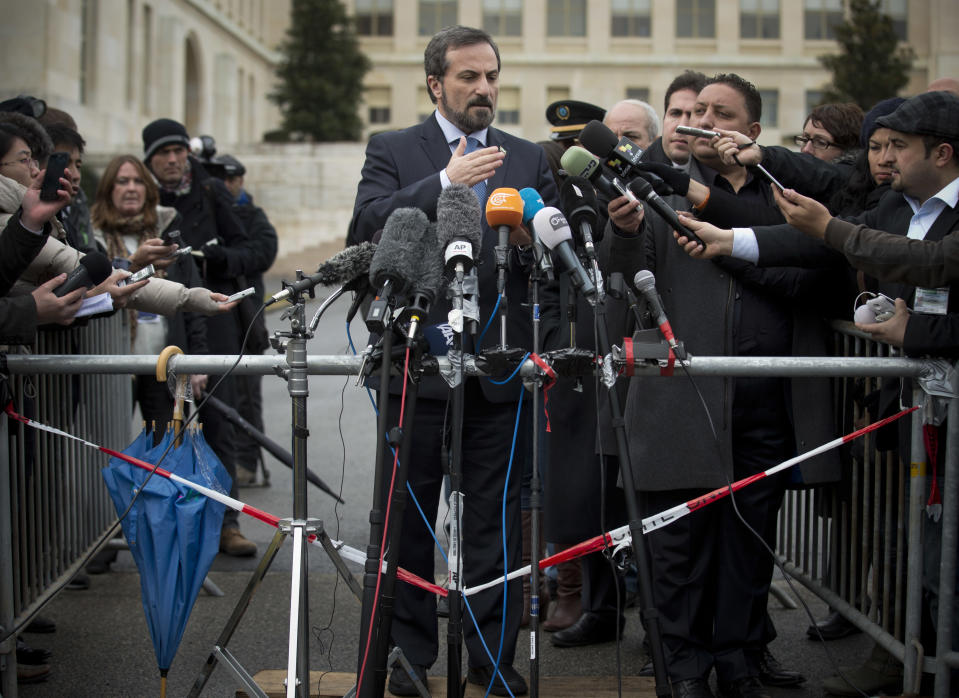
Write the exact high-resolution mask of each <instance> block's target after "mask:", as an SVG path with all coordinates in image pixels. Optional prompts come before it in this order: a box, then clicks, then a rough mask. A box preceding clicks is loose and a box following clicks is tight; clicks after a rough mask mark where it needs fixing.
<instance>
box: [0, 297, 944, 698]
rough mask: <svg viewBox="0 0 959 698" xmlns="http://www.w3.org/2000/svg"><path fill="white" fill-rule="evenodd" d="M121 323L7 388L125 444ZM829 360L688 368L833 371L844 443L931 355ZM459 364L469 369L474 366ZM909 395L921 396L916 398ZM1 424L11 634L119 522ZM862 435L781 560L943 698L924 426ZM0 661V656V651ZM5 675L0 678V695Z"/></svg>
mask: <svg viewBox="0 0 959 698" xmlns="http://www.w3.org/2000/svg"><path fill="white" fill-rule="evenodd" d="M123 315H124V314H123V313H119V314H117V315H116V316H115V317H114V318H112V319H110V320H108V321H98V323H91V324H90V327H88V328H84V329H83V330H81V331H66V332H62V333H57V335H54V336H51V337H48V336H44V337H43V339H42V340H41V344H40V346H38V347H37V349H38V351H36V352H34V353H33V354H30V355H9V356H7V357H6V361H5V371H6V372H7V373H8V374H9V375H10V376H11V377H12V380H13V383H14V392H15V394H16V395H18V396H19V395H24V394H26V393H25V392H24V391H25V390H27V392H29V390H28V389H34V388H35V389H36V390H39V391H40V392H42V393H43V394H44V395H47V396H49V395H54V396H55V399H52V400H50V399H45V400H44V401H42V404H41V407H40V411H39V413H38V417H39V419H40V420H41V421H45V422H48V423H51V424H53V425H54V426H59V427H63V428H65V429H67V430H69V431H71V432H74V433H78V434H79V435H81V436H85V437H87V438H89V439H90V440H91V441H94V442H97V443H105V444H112V445H117V444H120V445H125V444H126V443H127V442H128V441H129V439H130V437H131V434H130V425H131V419H130V415H131V411H132V405H131V391H130V386H129V374H152V373H153V372H154V370H155V364H156V358H157V357H155V356H132V355H125V356H124V355H123V354H126V353H127V352H126V351H125V347H127V346H129V345H128V343H127V340H126V339H125V337H126V336H127V335H126V334H125V329H124V328H123V327H122V323H123ZM99 323H102V324H99ZM110 327H112V328H113V329H112V330H110V329H108V328H110ZM91 330H92V331H91ZM55 342H59V343H58V344H55ZM836 354H837V355H836V356H832V357H774V358H764V357H696V356H694V357H692V359H691V361H690V362H689V365H688V370H689V373H690V374H692V375H694V376H695V375H711V376H718V375H722V376H759V375H763V376H790V377H800V378H801V377H814V376H815V377H830V378H835V379H837V380H836V382H835V386H836V388H835V405H834V407H835V408H836V409H835V411H836V414H837V415H838V416H839V424H838V425H837V427H838V429H837V434H840V433H848V432H850V431H852V430H853V429H855V428H856V427H857V426H861V425H862V424H865V423H868V422H870V421H874V419H875V415H874V414H868V413H867V411H866V409H865V407H864V405H863V402H862V400H859V401H857V400H855V399H854V397H855V396H857V395H860V394H862V395H868V394H869V393H870V392H871V391H873V390H875V389H878V386H879V382H880V380H881V378H895V377H909V378H916V377H918V376H919V375H920V374H921V373H923V372H924V370H927V369H928V368H929V363H928V362H925V361H922V360H915V359H906V358H902V357H898V356H896V355H895V354H894V353H893V352H891V351H890V350H889V348H888V347H884V346H882V345H878V344H876V343H874V342H870V341H868V339H867V338H865V336H864V335H862V334H860V333H857V332H855V330H852V331H850V330H849V329H848V327H847V328H843V330H842V331H841V332H838V333H837V350H836ZM234 362H235V358H234V357H230V356H191V355H185V354H182V355H178V356H174V357H172V358H171V359H170V362H169V364H168V369H169V370H171V371H172V372H174V373H208V374H222V373H224V372H225V371H226V370H227V369H229V368H230V367H232V366H233V364H234ZM361 362H362V359H361V358H360V357H358V356H356V357H351V356H310V357H308V360H307V364H308V372H309V373H310V374H311V375H349V374H356V373H357V372H358V370H359V368H360V365H361ZM439 364H440V369H441V370H442V369H444V368H446V367H447V364H448V362H447V360H446V359H445V358H441V359H439ZM287 368H288V366H287V364H286V358H285V356H283V355H266V356H250V357H243V358H242V359H241V361H240V362H239V364H238V365H237V366H236V368H235V372H236V373H238V374H246V375H257V374H258V375H269V374H280V373H283V372H284V371H285V370H286V369H287ZM467 370H468V372H471V373H476V372H477V371H476V370H475V367H473V366H471V365H467ZM536 370H537V369H536V367H535V366H534V365H533V364H532V362H530V361H527V362H526V364H525V365H524V366H523V367H522V370H521V371H520V373H521V375H526V376H529V375H533V374H535V372H536ZM635 373H637V374H648V375H658V374H659V373H660V369H659V368H658V367H656V366H637V367H636V371H635ZM31 386H33V388H31ZM919 398H920V391H919V389H918V388H917V389H916V390H915V391H914V394H913V400H914V401H915V400H918V399H919ZM21 407H22V405H21ZM948 424H949V432H950V433H949V438H948V448H947V453H946V458H945V461H946V465H945V473H944V487H943V491H942V499H943V502H944V504H945V506H944V507H943V516H942V556H941V560H942V561H941V569H940V579H942V580H945V581H944V582H943V583H940V584H939V621H940V622H939V624H938V632H937V639H938V646H939V647H940V648H951V647H952V638H951V619H952V615H953V612H952V607H953V590H954V580H955V569H956V568H955V565H956V547H957V546H956V541H957V534H956V527H957V519H959V508H957V507H956V501H957V500H956V497H957V490H959V450H957V449H959V399H952V400H950V401H949V421H948ZM0 429H2V433H3V434H7V435H8V438H9V439H10V443H11V448H10V449H9V451H4V452H2V453H0V475H2V476H4V477H6V478H8V480H9V481H10V483H11V487H10V488H9V490H6V491H5V492H4V493H3V494H0V511H6V512H10V516H9V517H5V516H4V517H2V518H0V560H2V568H0V624H2V625H3V626H4V627H10V624H11V623H17V622H19V621H21V620H22V619H24V618H26V617H28V616H29V615H30V614H31V613H32V612H33V610H34V609H35V608H36V607H37V606H38V605H39V604H40V603H41V602H42V601H43V599H45V598H46V596H45V595H46V594H48V593H49V589H50V587H51V586H52V585H53V584H55V583H56V582H57V580H59V579H62V578H64V577H65V576H66V575H68V574H70V573H72V571H73V569H74V568H73V567H71V565H74V564H76V563H77V561H78V560H79V559H80V557H81V556H82V555H83V553H84V552H85V551H86V550H87V549H88V547H89V546H90V545H91V542H92V541H94V540H95V539H96V538H97V536H98V535H100V534H101V533H102V532H103V531H104V530H105V528H106V527H107V526H108V525H109V524H110V523H111V522H112V521H113V519H114V518H115V517H114V514H113V512H112V507H111V505H110V502H109V501H108V496H107V494H106V488H104V487H103V486H102V485H101V484H100V477H99V470H100V465H102V463H101V462H100V461H102V456H100V455H98V454H96V453H94V452H93V451H91V450H90V449H84V451H87V452H81V451H80V447H79V446H73V445H71V444H70V443H69V442H66V441H65V440H62V439H60V440H57V439H56V438H55V437H46V436H45V435H40V434H34V435H29V434H26V433H24V432H23V430H22V429H21V428H20V427H19V426H16V425H15V426H13V427H11V426H10V425H9V423H7V420H0ZM8 430H9V433H8ZM31 439H33V440H35V441H36V444H37V449H36V458H35V459H34V464H33V473H32V475H31V473H30V467H29V466H28V463H27V461H26V453H27V450H26V447H25V444H26V443H28V442H29V441H30V440H31ZM0 442H2V441H0ZM861 442H862V448H861V452H858V453H857V452H853V453H852V454H851V455H850V459H849V461H850V464H849V465H848V467H847V468H846V470H847V471H848V477H846V478H845V480H844V483H843V484H841V485H839V486H830V487H825V488H816V489H809V490H798V491H791V492H790V493H788V495H787V498H786V501H785V502H784V505H783V508H782V511H781V515H780V527H779V534H778V535H779V539H778V546H777V547H778V553H779V554H780V557H781V561H782V562H783V564H784V567H785V569H786V570H787V571H788V572H789V573H790V574H791V575H792V576H793V577H794V578H795V579H797V580H798V581H800V582H801V583H802V584H803V585H804V586H806V587H807V588H809V589H810V590H811V591H812V592H813V593H815V594H816V595H818V596H819V597H820V598H822V599H823V600H824V601H826V602H827V603H829V604H831V605H832V606H833V608H835V609H837V610H838V611H839V612H840V613H842V614H843V615H844V616H845V617H846V618H848V619H849V620H851V621H852V622H853V623H855V624H856V625H857V626H859V627H860V628H861V629H862V630H863V631H865V632H866V633H868V634H869V635H870V636H871V637H873V638H874V639H875V640H876V641H877V642H878V643H879V644H880V645H882V646H883V647H884V648H886V649H887V650H888V651H889V652H890V653H891V654H893V655H894V656H895V657H897V658H898V659H899V660H900V661H902V662H903V664H904V688H905V690H906V691H909V690H911V689H913V688H914V687H916V686H918V680H919V678H920V677H921V671H925V672H929V673H935V674H936V688H935V695H936V696H937V697H943V698H944V697H945V696H948V695H950V693H949V691H950V686H949V669H950V667H957V666H959V653H956V652H952V651H941V652H940V656H939V657H930V656H925V650H924V648H923V647H922V646H921V644H919V628H920V605H921V598H922V591H923V590H922V577H921V575H922V564H921V555H922V547H921V536H922V527H921V526H920V525H919V522H920V521H921V519H922V518H923V517H924V508H923V507H924V503H925V501H926V496H927V494H928V485H927V480H928V479H929V475H928V472H927V463H926V455H925V448H924V444H923V440H922V425H921V422H920V420H919V419H914V420H913V423H912V458H911V463H910V465H909V468H908V471H907V469H906V467H901V466H900V465H899V463H898V457H897V455H896V454H895V453H892V452H879V451H877V450H876V449H875V440H874V438H872V437H870V436H866V437H864V439H862V440H861ZM853 443H854V444H856V442H853ZM854 448H856V446H854ZM94 461H95V467H93V463H94ZM907 473H908V474H907ZM0 489H3V488H0ZM11 493H13V497H11ZM5 497H11V499H10V501H4V500H3V499H2V498H5ZM14 500H16V501H14ZM14 544H15V545H14ZM8 551H9V552H8ZM8 645H9V646H5V647H2V648H0V652H6V653H9V652H12V650H13V646H12V640H11V641H10V642H9V643H8ZM2 659H4V655H3V654H0V660H2ZM8 673H10V672H6V673H5V675H4V680H3V684H2V687H3V688H4V689H6V687H7V683H8V680H9V679H8V678H7V676H6V674H8ZM14 681H15V679H14ZM5 692H6V691H5ZM11 695H12V693H11Z"/></svg>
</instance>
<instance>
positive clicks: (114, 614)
mask: <svg viewBox="0 0 959 698" xmlns="http://www.w3.org/2000/svg"><path fill="white" fill-rule="evenodd" d="M271 287H275V288H279V286H278V284H273V285H272V286H271ZM317 305H318V302H317V303H312V304H311V306H310V307H311V309H310V312H311V313H312V310H313V309H315V307H316V306H317ZM346 305H347V304H346V303H345V302H344V301H340V302H339V304H338V305H336V306H334V308H333V309H332V310H331V311H330V312H329V313H328V314H327V315H328V317H326V318H324V319H323V321H322V322H321V323H320V325H319V328H318V330H317V334H316V337H315V338H314V339H313V340H311V342H310V345H309V352H310V354H337V353H342V352H343V351H345V350H346V348H347V345H348V343H347V339H346V334H345V330H344V326H345V325H344V318H343V314H344V313H345V306H346ZM269 324H270V325H271V327H272V328H276V327H279V326H281V325H285V324H286V323H285V321H281V319H280V314H279V313H271V314H270V315H269ZM361 328H362V324H361V323H358V322H357V323H354V332H355V334H356V336H354V341H357V342H362V341H364V340H365V338H366V332H365V330H363V329H361ZM264 403H265V405H266V407H265V411H266V422H267V433H268V434H269V435H270V436H271V437H272V438H274V439H275V440H277V441H278V442H280V443H282V444H289V442H290V414H291V405H290V399H289V394H288V393H287V389H286V384H285V382H283V381H282V380H281V379H279V378H275V377H266V378H264ZM308 419H309V429H310V439H309V446H308V454H309V463H310V467H311V468H312V469H313V470H314V471H315V472H316V473H317V474H319V475H320V476H321V477H322V478H323V479H324V480H325V481H326V482H327V483H328V484H330V485H331V486H332V487H334V488H335V489H337V490H341V491H342V496H343V498H344V499H345V500H346V505H345V506H339V507H337V506H334V502H333V500H332V499H331V498H330V497H328V496H327V495H325V494H323V493H322V492H320V491H318V490H317V489H316V488H313V487H311V488H310V494H309V508H310V514H311V516H315V517H317V518H319V519H321V520H322V521H323V522H324V525H325V527H326V529H327V530H328V532H329V533H330V535H331V536H333V537H335V538H336V537H338V538H342V539H343V540H345V541H347V542H348V543H349V544H351V545H353V546H355V547H358V548H364V547H365V544H366V540H367V536H368V524H367V520H368V519H367V517H368V514H369V508H370V501H371V485H370V481H371V474H372V469H373V467H372V463H373V430H374V426H375V425H374V417H373V411H372V408H371V404H370V401H369V398H368V397H367V395H366V392H365V390H363V389H361V388H357V387H355V386H354V385H353V379H347V378H344V377H321V376H312V377H311V378H310V398H309V407H308ZM267 467H268V469H269V471H270V483H271V484H270V486H269V487H252V488H243V489H241V491H240V496H241V498H242V499H244V500H245V501H247V502H249V503H250V504H252V505H254V506H257V507H260V508H262V509H265V510H267V511H270V512H272V513H275V514H278V515H281V516H283V515H289V514H290V513H292V485H291V473H290V471H289V470H288V469H287V468H286V467H285V466H283V465H281V464H280V463H278V462H277V461H275V460H274V459H272V458H268V460H267ZM241 525H242V528H243V530H244V532H245V533H246V535H247V536H248V537H250V538H251V539H252V540H254V541H256V542H257V543H258V544H259V547H260V551H261V552H262V551H264V550H265V549H266V546H267V544H268V542H269V541H270V539H271V537H272V535H273V529H271V528H269V527H268V526H266V525H264V524H261V523H259V522H257V521H253V520H248V521H243V522H241ZM290 561H291V554H290V546H289V545H287V546H285V547H284V548H283V550H281V552H280V554H279V555H278V557H277V559H276V560H275V562H274V564H273V566H272V568H271V570H270V572H269V573H268V574H267V575H266V577H265V579H264V581H263V584H262V587H261V588H260V591H259V593H258V594H257V595H256V597H255V598H254V600H253V602H252V604H251V606H250V608H249V610H248V611H247V614H246V616H245V618H244V620H243V622H242V623H241V625H240V628H239V630H238V632H237V634H236V635H235V637H234V639H233V640H232V641H231V643H230V648H231V650H232V651H233V652H234V653H235V655H236V656H237V658H238V659H239V661H240V662H241V663H242V664H243V666H245V667H246V668H247V670H249V671H250V672H251V673H256V672H257V671H261V670H265V669H282V668H284V667H285V666H286V643H287V632H288V620H289V593H290V592H289V584H290V574H289V569H290ZM257 562H258V559H257V558H249V559H234V558H228V557H225V556H223V555H221V556H219V557H218V558H217V559H216V561H215V562H214V564H213V569H212V571H211V573H210V577H211V578H212V579H213V581H215V582H216V583H217V584H218V585H219V586H220V587H221V588H222V589H223V590H224V591H225V592H226V597H224V598H213V597H210V596H208V595H206V594H203V593H201V595H200V597H199V599H198V601H197V603H196V606H195V608H194V610H193V614H192V616H191V620H190V623H189V625H188V627H187V629H186V632H185V635H184V638H183V641H182V643H181V645H180V649H179V653H178V654H177V657H176V659H175V661H174V663H173V666H172V668H171V670H170V677H169V689H168V691H169V692H168V695H170V696H182V695H185V694H186V692H187V691H188V690H189V687H190V686H191V685H192V683H193V680H194V678H195V676H196V674H197V672H198V671H199V670H200V668H201V667H202V665H203V663H204V661H205V659H206V657H207V655H208V654H209V652H210V649H211V648H212V646H213V643H214V641H215V638H216V637H217V635H218V634H219V631H220V629H221V628H222V627H223V625H224V624H225V622H226V620H227V618H228V617H229V615H230V613H231V612H232V610H233V607H234V603H235V600H236V599H237V597H238V596H239V594H240V593H241V592H242V590H243V589H244V588H245V586H246V584H247V582H248V580H249V579H250V576H251V573H252V571H253V570H254V568H255V566H256V564H257ZM309 566H310V587H309V595H310V625H311V645H310V657H311V660H310V662H311V668H312V669H314V670H324V669H325V670H334V671H353V670H354V669H355V662H356V646H357V637H358V627H359V604H358V603H357V602H356V601H355V600H354V598H353V597H352V596H351V595H350V594H349V592H348V591H347V590H346V588H345V585H344V584H342V583H341V582H338V580H337V578H336V575H335V574H334V573H333V567H332V564H331V563H330V561H329V560H328V559H327V558H326V556H325V555H324V554H322V552H320V551H318V550H314V551H311V554H310V558H309ZM438 569H440V568H439V567H438ZM357 571H358V570H357ZM804 598H806V599H807V600H809V602H810V606H811V608H812V611H813V613H814V614H815V615H816V616H817V617H820V616H822V615H823V611H824V607H823V605H822V604H821V603H819V602H815V601H814V600H812V599H810V598H809V596H808V595H804ZM771 612H772V615H773V619H774V621H775V622H776V625H777V627H778V629H779V633H780V637H779V639H778V640H777V641H776V642H775V644H774V646H773V649H774V651H775V652H776V654H777V655H778V656H779V657H780V658H781V659H782V660H784V662H785V663H787V664H788V665H789V666H790V667H791V668H796V669H799V670H801V671H802V672H803V673H805V675H806V676H807V677H808V678H809V681H808V682H807V684H806V686H805V688H803V689H792V690H790V689H781V690H779V691H775V692H774V695H775V696H777V697H778V696H782V697H787V696H795V697H796V698H800V697H803V698H805V697H806V696H818V695H820V689H819V686H820V683H821V680H822V678H824V677H825V676H828V675H830V674H831V673H833V671H832V668H831V667H832V663H831V662H832V661H836V662H840V663H844V664H849V663H852V662H855V661H856V660H858V659H859V658H860V657H863V656H864V655H865V654H866V653H867V652H868V643H867V642H866V641H865V639H864V638H863V637H862V636H854V637H852V638H847V639H845V640H841V641H838V642H834V643H830V644H829V646H828V650H829V654H827V653H826V652H825V651H824V648H822V647H820V646H817V645H816V644H815V643H812V642H810V641H808V640H806V638H805V628H806V626H807V625H808V619H807V618H806V617H805V615H804V612H803V611H802V610H801V609H800V610H795V611H790V610H784V609H781V608H779V606H778V605H777V604H775V603H773V604H772V605H771ZM46 615H48V616H50V617H52V618H53V619H55V620H56V622H57V625H58V629H57V632H56V633H54V634H52V635H46V636H41V635H28V636H26V638H27V640H28V641H29V642H31V643H32V644H34V645H37V646H41V647H46V648H49V649H51V650H53V652H54V657H53V659H52V660H51V661H52V665H53V675H52V677H51V678H50V680H48V681H47V682H46V683H42V684H37V685H33V686H21V687H20V690H19V692H20V695H22V696H27V697H28V698H32V697H34V696H36V697H40V696H44V697H46V696H76V697H78V698H80V697H84V696H145V695H156V694H157V693H158V678H157V670H156V661H155V658H154V655H153V648H152V645H151V643H150V639H149V635H148V632H147V629H146V624H145V621H144V618H143V610H142V607H141V604H140V592H139V577H138V575H137V572H136V567H135V565H134V564H133V562H132V558H131V557H130V556H129V554H128V553H125V552H124V553H121V555H120V558H119V560H118V561H117V562H116V563H115V564H114V565H113V571H111V572H110V573H109V574H105V575H100V576H95V577H93V578H92V584H91V588H90V589H89V590H86V591H73V592H71V591H67V592H63V593H62V594H61V595H60V596H59V597H58V598H57V599H55V600H54V601H53V602H52V603H51V604H50V605H49V606H48V608H47V609H46ZM441 632H444V629H443V627H442V626H441ZM641 639H642V633H641V631H640V630H639V623H638V619H637V616H636V613H635V612H631V613H630V616H629V621H628V623H627V626H626V632H625V636H624V638H623V640H622V643H621V644H620V646H619V652H618V653H617V646H616V645H615V644H613V643H610V644H605V645H600V646H596V647H590V648H580V649H572V650H569V649H567V650H557V649H555V648H553V647H551V646H550V645H549V643H548V641H546V640H545V639H544V641H543V644H542V651H541V655H542V656H541V672H542V673H543V674H544V675H555V676H559V675H587V676H588V675H614V674H615V673H616V671H617V662H619V664H620V666H621V669H622V671H623V673H624V674H635V673H636V672H638V670H639V667H640V665H641V663H642V662H641V658H640V654H641ZM519 645H520V651H524V650H525V648H526V646H528V643H526V642H525V641H521V642H520V643H519ZM444 652H445V648H444V645H443V643H442V642H441V654H443V653H444ZM525 662H526V657H523V658H522V659H518V661H517V666H518V667H519V668H520V670H521V671H523V672H524V673H525V669H526V666H527V665H526V664H525ZM431 673H434V674H437V675H442V674H444V673H445V660H444V659H443V658H442V657H441V659H440V661H439V662H438V663H437V665H436V666H434V667H433V669H432V672H431ZM235 687H236V685H235V683H234V681H233V680H232V677H231V675H230V674H229V672H228V671H227V670H225V669H223V668H222V667H219V668H217V669H216V671H215V672H214V674H213V677H212V679H211V681H210V682H209V684H208V688H207V691H206V693H205V695H209V696H229V695H233V692H234V690H235Z"/></svg>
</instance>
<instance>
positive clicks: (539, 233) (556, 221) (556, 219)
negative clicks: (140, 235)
mask: <svg viewBox="0 0 959 698" xmlns="http://www.w3.org/2000/svg"><path fill="white" fill-rule="evenodd" d="M533 232H534V233H535V235H536V237H537V239H538V240H539V241H540V242H541V243H543V244H544V245H546V247H548V248H549V249H551V250H552V249H554V248H555V247H556V246H557V245H558V244H560V243H561V242H563V240H572V239H573V234H572V233H571V232H570V229H569V223H567V222H566V216H564V215H563V213H562V212H561V211H560V210H559V209H558V208H556V207H555V206H546V207H544V208H542V209H540V211H539V213H537V214H536V215H535V216H533Z"/></svg>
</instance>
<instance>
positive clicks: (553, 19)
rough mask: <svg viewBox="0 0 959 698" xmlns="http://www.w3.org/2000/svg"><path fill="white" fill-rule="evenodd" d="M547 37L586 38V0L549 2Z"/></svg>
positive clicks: (556, 0)
mask: <svg viewBox="0 0 959 698" xmlns="http://www.w3.org/2000/svg"><path fill="white" fill-rule="evenodd" d="M546 35H547V36H586V0H549V2H548V3H547V4H546Z"/></svg>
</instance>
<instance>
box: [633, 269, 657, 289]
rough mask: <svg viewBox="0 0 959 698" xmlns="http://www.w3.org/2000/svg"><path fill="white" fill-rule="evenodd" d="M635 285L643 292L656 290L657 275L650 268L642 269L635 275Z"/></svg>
mask: <svg viewBox="0 0 959 698" xmlns="http://www.w3.org/2000/svg"><path fill="white" fill-rule="evenodd" d="M633 286H635V287H636V290H637V291H639V292H641V293H646V292H647V291H655V290H656V277H655V276H653V272H651V271H650V270H649V269H640V270H639V271H638V272H636V275H635V276H634V277H633Z"/></svg>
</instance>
